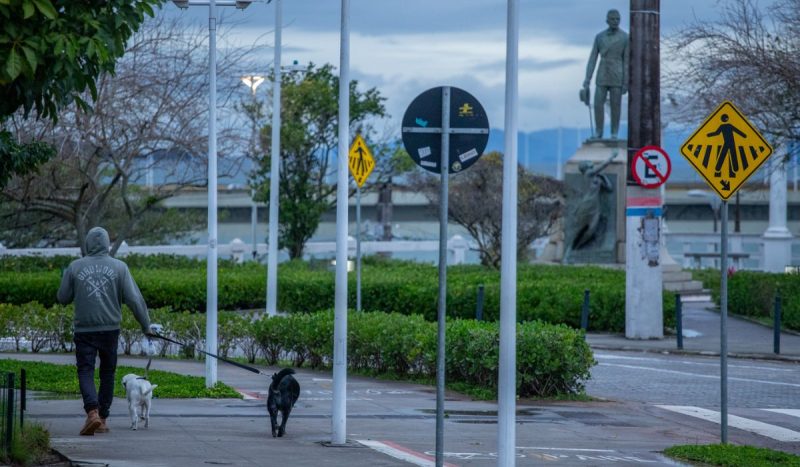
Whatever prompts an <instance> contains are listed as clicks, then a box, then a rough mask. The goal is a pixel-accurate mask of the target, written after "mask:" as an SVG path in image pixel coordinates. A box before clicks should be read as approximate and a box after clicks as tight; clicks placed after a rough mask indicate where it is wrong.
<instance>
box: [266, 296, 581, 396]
mask: <svg viewBox="0 0 800 467" xmlns="http://www.w3.org/2000/svg"><path fill="white" fill-rule="evenodd" d="M436 329H437V327H436V324H435V323H431V322H428V321H425V320H424V319H423V318H422V317H421V316H419V315H411V316H405V315H401V314H398V313H381V312H372V313H350V315H349V317H348V335H347V339H348V343H347V349H348V351H347V357H348V367H349V369H350V370H352V371H355V372H358V373H362V374H369V375H387V374H391V375H396V376H399V377H401V378H409V377H410V378H414V379H416V378H423V379H424V378H433V377H434V376H435V375H436ZM446 332H447V336H448V338H447V341H446V342H447V344H446V345H447V350H446V354H447V357H446V362H445V366H446V371H447V379H448V381H450V382H451V384H460V386H459V387H460V388H462V389H463V388H466V387H470V388H482V389H483V391H484V395H491V396H492V397H495V396H496V393H497V378H498V361H499V346H498V342H499V329H498V325H497V323H488V322H479V321H473V320H461V319H455V320H451V321H448V322H447V331H446ZM255 335H256V339H257V340H258V342H259V343H261V345H262V347H263V348H264V349H267V348H269V349H272V350H271V351H272V352H274V354H275V355H276V356H277V357H279V358H280V357H283V358H289V357H292V358H294V364H295V365H296V366H302V365H308V366H310V367H311V368H323V367H328V366H330V364H331V362H332V361H333V340H332V336H333V313H332V312H331V311H322V312H318V313H313V314H305V313H300V314H293V315H288V316H278V317H272V318H269V317H264V318H262V319H261V320H259V321H258V322H257V323H256V325H255ZM517 342H518V344H517V394H518V395H519V396H520V397H550V396H554V395H557V394H581V393H583V389H584V386H583V384H584V381H586V380H587V379H588V378H589V377H590V373H589V370H590V368H591V367H592V366H593V365H594V364H595V363H596V362H595V361H594V357H593V355H592V352H591V350H590V349H589V346H588V344H586V341H585V340H584V339H583V334H582V333H581V332H579V331H576V330H574V329H570V328H568V327H566V326H560V325H550V324H545V323H542V322H528V323H522V324H519V325H517ZM470 393H476V392H474V391H472V390H470ZM477 393H480V391H478V392H477Z"/></svg>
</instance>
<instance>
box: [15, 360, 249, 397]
mask: <svg viewBox="0 0 800 467" xmlns="http://www.w3.org/2000/svg"><path fill="white" fill-rule="evenodd" d="M153 366H154V367H155V366H158V363H157V362H154V363H153ZM21 368H25V373H26V375H27V385H28V386H27V388H28V390H31V391H47V392H53V393H58V394H75V395H76V396H77V397H79V396H80V393H81V392H80V388H79V387H78V375H77V373H76V372H75V365H56V364H53V363H45V362H31V361H21V360H11V359H0V372H3V373H7V372H13V373H16V374H19V370H20V369H21ZM96 371H97V370H96ZM128 373H134V374H137V375H143V374H144V370H143V369H142V368H134V367H128V366H118V367H117V372H116V382H117V384H115V385H114V395H115V396H117V397H125V388H123V387H122V383H120V380H121V379H122V377H123V376H125V375H126V374H128ZM148 379H149V380H150V381H151V382H152V383H153V384H158V388H156V390H155V392H154V393H153V396H154V397H161V398H164V399H183V398H212V399H220V398H241V394H239V393H238V392H236V391H235V390H233V389H232V388H231V387H229V386H227V385H225V384H224V383H222V382H217V384H216V385H215V386H214V387H213V388H206V386H205V378H203V377H201V376H186V375H179V374H176V373H170V372H167V371H161V370H155V369H153V368H152V367H151V369H150V372H149V373H148ZM99 382H100V380H99V375H98V374H97V373H95V384H99ZM16 384H17V386H19V378H17V379H16Z"/></svg>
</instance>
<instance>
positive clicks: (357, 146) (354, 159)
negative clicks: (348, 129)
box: [348, 135, 375, 188]
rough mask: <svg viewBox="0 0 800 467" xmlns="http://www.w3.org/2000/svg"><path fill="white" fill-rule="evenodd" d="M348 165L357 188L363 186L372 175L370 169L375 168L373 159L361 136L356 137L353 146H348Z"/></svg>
mask: <svg viewBox="0 0 800 467" xmlns="http://www.w3.org/2000/svg"><path fill="white" fill-rule="evenodd" d="M348 165H349V166H350V173H351V174H353V178H354V179H355V180H356V183H357V184H358V186H359V188H360V187H361V186H363V185H364V182H365V181H366V180H367V177H369V174H371V173H372V169H374V168H375V159H373V158H372V152H370V150H369V148H368V147H367V143H366V142H365V141H364V138H362V137H361V135H356V139H355V140H354V141H353V145H352V146H350V157H349V159H348Z"/></svg>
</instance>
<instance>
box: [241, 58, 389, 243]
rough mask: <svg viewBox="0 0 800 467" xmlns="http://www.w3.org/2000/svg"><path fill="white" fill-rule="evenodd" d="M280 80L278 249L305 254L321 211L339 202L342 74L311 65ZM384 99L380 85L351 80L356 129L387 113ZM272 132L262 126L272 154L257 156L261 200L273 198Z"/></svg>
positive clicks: (265, 149)
mask: <svg viewBox="0 0 800 467" xmlns="http://www.w3.org/2000/svg"><path fill="white" fill-rule="evenodd" d="M281 83H282V84H281V85H282V88H281V130H280V131H281V154H280V158H281V160H280V180H279V187H280V193H279V204H280V210H279V222H280V226H279V248H287V249H288V250H289V256H290V257H291V258H300V257H302V256H303V248H304V247H305V243H306V242H307V241H308V240H309V239H310V238H311V236H312V235H313V234H314V232H315V231H316V230H317V226H318V225H319V221H320V217H321V216H322V213H324V212H325V211H327V210H328V209H330V208H331V207H333V206H335V205H336V197H335V193H336V183H335V182H334V181H331V180H335V173H336V166H335V165H333V163H332V155H333V154H334V153H335V150H336V149H337V145H338V131H339V130H338V112H339V105H338V103H339V78H338V76H336V75H335V74H334V68H333V66H331V65H324V66H322V67H319V68H317V67H316V66H314V64H309V66H308V67H307V68H306V70H304V71H293V72H290V73H285V74H282V79H281ZM383 101H384V98H383V97H381V95H380V93H379V92H378V90H376V89H375V88H371V89H368V90H366V91H363V92H362V91H359V90H358V83H357V81H351V82H350V128H351V133H357V132H360V133H361V134H362V135H363V136H365V137H368V135H369V133H370V131H371V128H370V126H369V125H368V123H367V121H368V119H370V118H374V117H383V116H385V115H386V110H385V108H384V106H383ZM271 131H272V127H271V125H266V126H264V127H263V128H262V129H261V138H260V141H261V148H262V152H263V153H265V154H267V156H265V157H263V158H262V159H260V160H258V161H257V167H256V169H255V170H254V172H253V174H252V176H251V184H252V186H254V187H257V188H256V189H257V193H256V199H257V200H259V201H264V202H268V200H269V177H270V157H271V154H268V149H269V148H270V145H271V139H272V137H271V135H272V133H271ZM348 144H349V142H348Z"/></svg>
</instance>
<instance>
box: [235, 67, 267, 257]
mask: <svg viewBox="0 0 800 467" xmlns="http://www.w3.org/2000/svg"><path fill="white" fill-rule="evenodd" d="M241 79H242V83H244V85H245V86H247V87H248V88H250V93H251V95H252V96H253V107H254V108H253V112H254V114H253V132H252V135H250V150H251V151H252V154H251V155H252V157H255V152H256V134H257V131H258V130H257V128H256V126H257V125H258V112H257V110H256V108H257V105H258V99H256V89H258V87H259V86H260V85H261V83H263V82H264V80H265V78H264V77H263V76H261V75H256V74H250V75H244V76H242V78H241ZM255 198H256V190H255V189H254V188H252V187H251V188H250V235H251V241H252V244H253V253H252V254H253V261H255V259H256V257H257V256H258V242H257V239H256V225H257V224H258V206H256V199H255Z"/></svg>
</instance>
